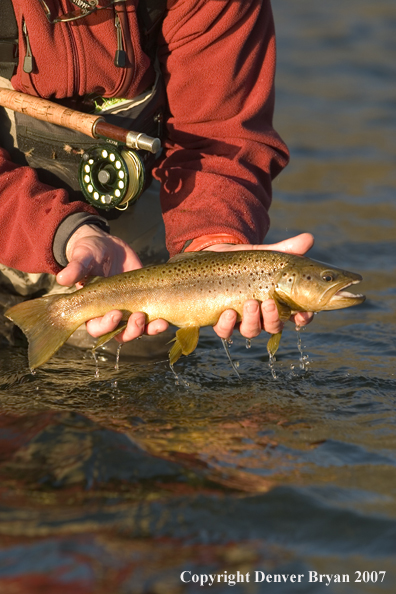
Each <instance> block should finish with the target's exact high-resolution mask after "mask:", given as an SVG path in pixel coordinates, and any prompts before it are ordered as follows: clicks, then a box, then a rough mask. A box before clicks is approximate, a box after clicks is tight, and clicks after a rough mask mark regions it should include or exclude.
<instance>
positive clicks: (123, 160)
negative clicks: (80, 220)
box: [78, 144, 145, 210]
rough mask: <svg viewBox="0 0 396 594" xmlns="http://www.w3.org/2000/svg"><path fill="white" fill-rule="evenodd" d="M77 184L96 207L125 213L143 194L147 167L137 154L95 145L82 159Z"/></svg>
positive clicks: (113, 147)
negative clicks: (114, 209) (130, 204)
mask: <svg viewBox="0 0 396 594" xmlns="http://www.w3.org/2000/svg"><path fill="white" fill-rule="evenodd" d="M78 181H79V184H80V187H81V190H82V192H83V194H84V197H85V199H86V200H87V202H89V203H90V204H92V205H93V206H95V207H96V208H102V209H104V210H111V209H112V208H117V209H119V210H125V209H126V208H127V207H128V204H129V203H132V202H135V200H137V199H138V198H139V196H140V194H141V193H142V192H143V189H144V183H145V170H144V164H143V161H142V159H141V158H140V156H139V154H138V153H137V152H135V151H132V150H124V149H121V150H120V149H119V148H117V147H115V146H113V145H110V144H106V145H99V146H93V147H91V148H89V149H88V150H87V151H86V152H85V153H84V154H83V156H82V160H81V163H80V168H79V172H78Z"/></svg>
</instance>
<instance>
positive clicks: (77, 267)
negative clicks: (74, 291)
mask: <svg viewBox="0 0 396 594" xmlns="http://www.w3.org/2000/svg"><path fill="white" fill-rule="evenodd" d="M90 260H91V258H89V259H88V258H87V260H80V261H78V260H73V261H72V262H69V264H68V265H67V266H66V268H64V269H63V270H61V271H60V272H58V274H57V275H56V282H57V283H58V284H60V285H63V286H66V287H71V286H72V285H74V284H75V283H77V282H78V281H80V280H81V279H83V278H84V277H85V276H87V275H88V274H89V270H90V266H89V261H90Z"/></svg>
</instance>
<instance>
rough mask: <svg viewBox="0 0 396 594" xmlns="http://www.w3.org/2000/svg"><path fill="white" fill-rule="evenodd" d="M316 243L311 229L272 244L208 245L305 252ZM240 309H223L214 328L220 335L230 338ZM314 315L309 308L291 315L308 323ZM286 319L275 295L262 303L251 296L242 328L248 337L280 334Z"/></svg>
mask: <svg viewBox="0 0 396 594" xmlns="http://www.w3.org/2000/svg"><path fill="white" fill-rule="evenodd" d="M313 244H314V238H313V236H312V235H311V234H310V233H302V234H301V235H296V236H295V237H291V238H290V239H285V240H284V241H281V242H279V243H273V244H271V245H229V244H219V245H213V246H211V247H209V248H206V249H207V250H208V251H209V250H210V251H216V252H229V251H239V250H276V251H278V252H286V253H290V254H297V255H300V256H302V255H303V254H305V253H306V252H307V251H308V250H309V249H311V247H312V246H313ZM236 318H237V315H236V312H235V311H234V310H232V309H229V310H227V311H225V312H223V313H222V314H221V316H220V318H219V321H218V322H217V324H216V325H215V326H214V331H215V332H216V334H217V335H218V336H220V338H229V337H230V336H231V334H232V332H233V330H234V327H235V323H236ZM312 318H313V314H312V313H309V312H298V313H296V314H295V315H293V316H291V318H290V319H291V321H293V322H295V324H297V325H298V326H305V325H306V324H309V322H311V320H312ZM282 328H283V322H281V321H280V319H279V315H278V310H277V308H276V305H275V301H274V300H273V299H268V300H267V301H264V302H263V303H262V304H261V308H260V304H259V302H258V301H256V300H254V299H251V300H249V301H246V303H245V304H244V308H243V316H242V321H241V324H240V327H239V330H240V332H241V334H242V336H244V337H245V338H254V337H255V336H258V335H259V334H260V332H261V330H265V331H266V332H269V333H270V334H277V333H278V332H281V330H282Z"/></svg>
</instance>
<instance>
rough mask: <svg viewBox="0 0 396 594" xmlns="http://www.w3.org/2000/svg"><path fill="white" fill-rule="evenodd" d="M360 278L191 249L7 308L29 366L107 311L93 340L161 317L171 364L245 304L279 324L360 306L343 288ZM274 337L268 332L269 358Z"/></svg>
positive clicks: (301, 262)
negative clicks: (168, 327)
mask: <svg viewBox="0 0 396 594" xmlns="http://www.w3.org/2000/svg"><path fill="white" fill-rule="evenodd" d="M361 280H362V277H361V276H360V275H359V274H355V273H353V272H347V271H345V270H341V269H338V268H334V267H332V266H329V265H327V264H323V263H321V262H316V261H314V260H311V259H309V258H306V257H303V256H295V255H291V254H285V253H281V252H273V251H243V250H242V251H235V252H193V253H189V254H180V255H178V256H176V257H175V258H173V259H171V260H169V262H167V263H166V264H160V265H155V266H148V267H147V268H141V269H139V270H133V271H131V272H125V273H123V274H118V275H116V276H112V277H108V278H95V279H93V280H92V281H91V282H90V283H88V284H87V285H86V286H85V287H83V288H82V289H80V290H78V291H75V292H74V293H69V294H63V295H59V294H58V295H51V296H46V297H40V298H38V299H33V300H31V301H25V302H23V303H19V304H18V305H15V306H14V307H11V308H10V309H9V310H8V311H6V314H5V315H6V316H7V317H8V318H9V319H10V320H12V321H13V322H14V323H15V324H17V325H18V326H19V327H20V328H21V329H22V330H23V332H24V333H25V334H26V336H27V338H28V341H29V366H30V368H31V369H35V368H36V367H39V366H40V365H42V364H43V363H45V362H46V361H48V359H49V358H50V357H51V356H52V355H53V354H54V353H55V352H56V351H57V350H58V349H59V348H60V347H61V346H62V345H63V344H64V343H65V342H66V340H67V339H68V338H69V337H70V336H71V334H72V333H73V332H74V331H75V330H76V329H77V328H78V327H79V326H80V325H81V324H83V323H84V322H86V321H87V320H89V319H91V318H96V317H98V316H102V315H104V314H105V313H106V312H108V311H110V310H112V309H119V310H122V312H123V314H124V315H123V320H124V321H123V323H122V324H121V325H120V326H119V327H118V328H117V329H116V330H115V331H114V332H111V333H110V334H108V335H106V336H102V337H101V338H100V339H99V341H98V343H97V344H96V347H95V348H97V347H98V346H99V345H101V344H104V343H105V342H107V340H109V339H110V338H112V337H113V336H115V335H116V334H117V333H118V332H121V331H122V330H123V328H125V326H126V323H127V322H126V321H127V319H128V317H129V316H130V315H131V313H132V312H137V311H139V312H143V313H145V315H146V320H147V322H150V321H152V320H155V319H157V318H163V319H165V320H167V322H169V323H170V324H173V325H174V326H178V327H179V330H177V332H176V337H175V339H174V344H173V346H172V348H171V349H170V352H169V358H170V363H171V365H173V364H174V363H175V362H176V361H177V360H178V359H179V357H180V356H181V355H182V354H183V355H189V354H190V353H192V352H193V351H194V349H195V348H196V346H197V344H198V337H199V329H200V328H201V327H203V326H214V325H215V324H216V322H217V321H218V319H219V316H220V314H221V313H222V312H223V311H224V310H226V309H234V310H235V311H236V312H237V314H238V320H240V319H241V315H242V309H243V304H244V302H245V301H246V300H247V299H257V300H258V301H260V302H261V301H264V300H266V299H269V298H272V299H274V300H275V303H276V305H277V308H278V311H279V315H280V317H281V319H282V320H287V319H288V318H289V317H290V315H291V314H292V313H294V312H298V311H312V312H318V311H323V310H332V309H342V308H344V307H350V306H351V305H357V304H358V303H362V302H363V301H364V299H365V297H364V295H354V294H352V293H350V292H348V291H345V289H346V288H347V287H349V286H350V285H353V284H356V283H359V282H360V281H361ZM280 337H281V333H279V334H275V335H272V336H271V338H270V339H269V341H268V345H267V348H268V351H269V352H270V353H271V354H272V355H273V354H274V353H275V352H276V350H277V348H278V345H279V341H280Z"/></svg>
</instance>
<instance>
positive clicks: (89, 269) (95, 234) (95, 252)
mask: <svg viewBox="0 0 396 594" xmlns="http://www.w3.org/2000/svg"><path fill="white" fill-rule="evenodd" d="M66 257H67V259H68V260H69V264H68V265H67V266H66V267H65V268H64V269H63V270H62V271H61V272H59V273H58V275H57V277H56V280H57V282H58V283H59V284H60V285H66V286H71V285H73V284H76V286H77V288H81V287H83V286H84V279H86V278H87V277H88V276H112V275H114V274H120V273H122V272H128V271H129V270H136V269H137V268H142V263H141V261H140V259H139V257H138V255H137V254H136V253H135V252H134V251H133V250H132V249H131V248H130V247H129V245H128V244H127V243H125V242H124V241H123V240H122V239H120V238H119V237H114V236H113V235H109V234H108V233H106V232H105V231H102V230H101V229H100V228H99V227H97V226H96V225H83V226H82V227H79V228H78V229H77V231H76V232H75V233H74V234H73V235H72V237H71V238H70V239H69V241H68V244H67V247H66ZM121 318H122V313H121V312H120V311H118V310H113V311H110V312H108V313H106V314H105V315H104V316H103V317H100V318H95V319H92V320H89V322H87V324H86V327H87V331H88V333H89V334H90V335H91V336H93V337H94V338H98V337H99V336H102V335H103V334H108V333H109V332H112V331H113V330H115V329H116V327H117V326H118V324H119V322H120V321H121ZM167 328H168V324H167V322H165V320H154V321H153V322H150V324H146V323H145V315H144V314H143V313H141V312H135V313H133V314H132V315H131V316H130V318H129V320H128V325H127V327H126V328H125V330H123V332H121V333H120V334H119V335H118V336H117V340H119V341H120V342H127V341H129V340H133V339H134V338H137V337H138V336H141V335H142V334H149V335H153V334H158V333H159V332H163V331H165V330H166V329H167Z"/></svg>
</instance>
